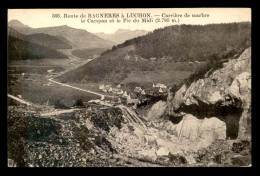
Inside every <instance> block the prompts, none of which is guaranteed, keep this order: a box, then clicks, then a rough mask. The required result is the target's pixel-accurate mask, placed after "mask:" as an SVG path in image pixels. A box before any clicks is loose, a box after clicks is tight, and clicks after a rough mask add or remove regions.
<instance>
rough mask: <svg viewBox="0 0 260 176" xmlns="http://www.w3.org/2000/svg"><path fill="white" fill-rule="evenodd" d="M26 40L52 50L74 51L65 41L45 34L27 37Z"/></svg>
mask: <svg viewBox="0 0 260 176" xmlns="http://www.w3.org/2000/svg"><path fill="white" fill-rule="evenodd" d="M26 40H27V41H28V42H32V43H36V44H38V45H41V46H44V47H49V48H52V49H72V46H71V45H69V44H68V43H66V42H64V41H63V40H61V39H59V38H57V37H55V36H51V35H48V34H43V33H41V34H31V35H27V36H26Z"/></svg>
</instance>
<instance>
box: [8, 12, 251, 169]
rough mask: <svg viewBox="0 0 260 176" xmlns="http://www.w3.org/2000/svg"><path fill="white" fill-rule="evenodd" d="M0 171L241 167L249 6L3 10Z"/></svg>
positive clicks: (245, 159) (247, 113) (246, 138)
mask: <svg viewBox="0 0 260 176" xmlns="http://www.w3.org/2000/svg"><path fill="white" fill-rule="evenodd" d="M7 28H8V36H7V37H8V43H7V46H8V57H7V63H8V65H7V68H8V70H7V71H8V73H7V75H8V85H7V87H8V95H7V96H8V114H7V115H8V116H7V135H8V137H7V139H8V148H7V150H8V151H7V152H8V158H7V160H8V167H250V166H252V161H251V9H250V8H146V9H144V8H136V9H119V8H118V9H117V8H113V9H109V8H108V9H8V26H7Z"/></svg>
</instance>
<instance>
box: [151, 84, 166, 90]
mask: <svg viewBox="0 0 260 176" xmlns="http://www.w3.org/2000/svg"><path fill="white" fill-rule="evenodd" d="M153 87H160V88H165V89H166V88H167V86H165V85H164V84H161V83H158V84H154V83H153Z"/></svg>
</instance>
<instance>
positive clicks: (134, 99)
mask: <svg viewBox="0 0 260 176" xmlns="http://www.w3.org/2000/svg"><path fill="white" fill-rule="evenodd" d="M139 103H140V100H139V99H138V97H137V95H136V94H133V93H130V94H129V96H128V97H127V104H139Z"/></svg>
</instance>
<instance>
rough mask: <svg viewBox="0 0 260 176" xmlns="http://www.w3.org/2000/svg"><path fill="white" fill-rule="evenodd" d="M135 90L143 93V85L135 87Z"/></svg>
mask: <svg viewBox="0 0 260 176" xmlns="http://www.w3.org/2000/svg"><path fill="white" fill-rule="evenodd" d="M134 92H138V93H141V92H142V88H141V87H135V89H134Z"/></svg>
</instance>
